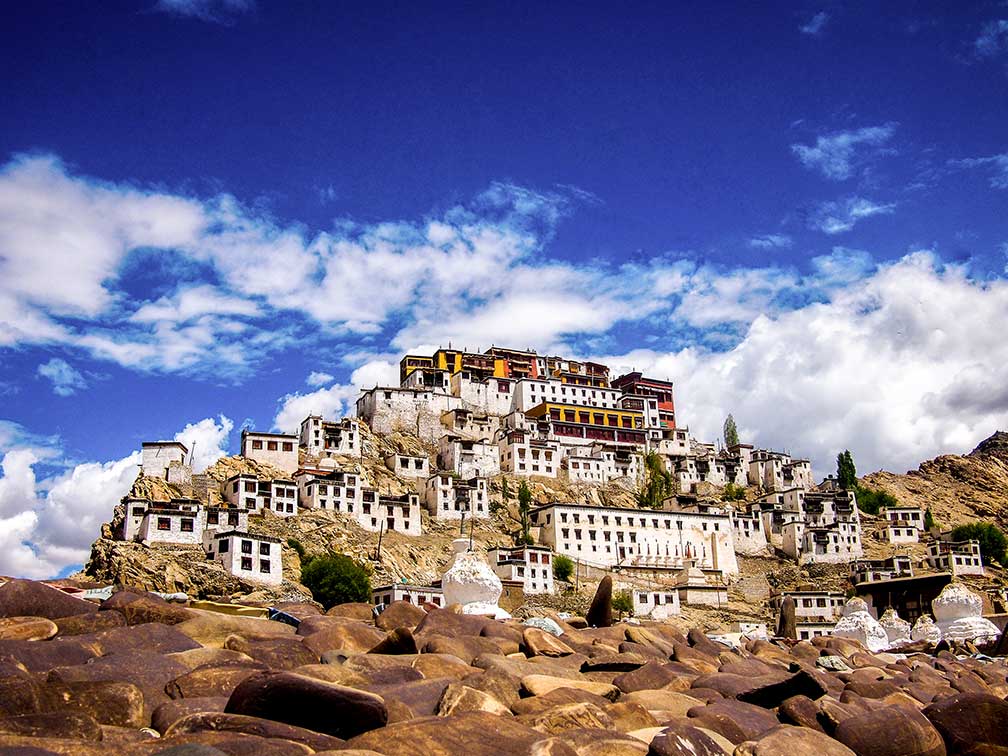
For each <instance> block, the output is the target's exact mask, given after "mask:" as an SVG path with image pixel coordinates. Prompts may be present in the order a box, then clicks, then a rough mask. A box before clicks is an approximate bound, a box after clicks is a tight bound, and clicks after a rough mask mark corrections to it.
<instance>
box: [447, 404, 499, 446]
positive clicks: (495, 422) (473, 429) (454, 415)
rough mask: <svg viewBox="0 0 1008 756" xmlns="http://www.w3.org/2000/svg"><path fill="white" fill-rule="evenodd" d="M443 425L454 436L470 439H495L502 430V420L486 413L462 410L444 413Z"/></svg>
mask: <svg viewBox="0 0 1008 756" xmlns="http://www.w3.org/2000/svg"><path fill="white" fill-rule="evenodd" d="M505 414H506V413H505ZM441 424H442V425H443V426H444V427H445V430H447V431H448V434H449V435H452V436H460V437H461V438H468V439H481V438H494V437H495V436H496V435H497V430H498V429H499V428H500V418H499V417H497V416H496V415H490V414H487V413H486V412H478V411H475V410H471V409H466V408H460V409H454V410H451V411H450V412H443V413H442V414H441Z"/></svg>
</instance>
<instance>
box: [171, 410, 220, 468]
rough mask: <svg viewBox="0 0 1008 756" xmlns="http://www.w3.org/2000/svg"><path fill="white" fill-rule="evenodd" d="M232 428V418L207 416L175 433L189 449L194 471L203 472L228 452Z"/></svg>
mask: <svg viewBox="0 0 1008 756" xmlns="http://www.w3.org/2000/svg"><path fill="white" fill-rule="evenodd" d="M232 428H234V422H232V420H231V418H229V417H226V416H225V415H219V416H218V418H217V420H214V419H213V418H212V417H207V418H204V419H202V420H200V421H199V422H197V423H189V424H188V425H187V426H186V427H185V428H183V429H182V430H180V431H179V432H178V433H176V434H175V440H176V441H181V442H182V443H183V444H185V445H186V447H188V449H189V453H190V455H191V457H192V466H193V472H198V473H199V472H203V471H204V470H206V468H207V467H209V466H210V465H212V464H213V463H214V462H216V461H217V460H218V459H220V458H221V457H224V456H226V455H227V454H228V442H229V440H230V438H231V430H232Z"/></svg>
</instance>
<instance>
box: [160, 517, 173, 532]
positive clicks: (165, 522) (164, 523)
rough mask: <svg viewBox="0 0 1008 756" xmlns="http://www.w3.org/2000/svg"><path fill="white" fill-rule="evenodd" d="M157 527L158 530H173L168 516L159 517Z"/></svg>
mask: <svg viewBox="0 0 1008 756" xmlns="http://www.w3.org/2000/svg"><path fill="white" fill-rule="evenodd" d="M157 529H158V530H171V520H170V519H168V518H167V517H158V518H157Z"/></svg>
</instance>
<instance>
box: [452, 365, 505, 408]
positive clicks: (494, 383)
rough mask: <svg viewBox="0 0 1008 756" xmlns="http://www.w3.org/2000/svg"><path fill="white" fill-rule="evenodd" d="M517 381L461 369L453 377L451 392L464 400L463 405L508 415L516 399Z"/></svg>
mask: <svg viewBox="0 0 1008 756" xmlns="http://www.w3.org/2000/svg"><path fill="white" fill-rule="evenodd" d="M514 387H515V381H514V380H512V379H510V378H498V377H495V376H489V377H481V376H478V375H476V374H474V373H472V372H470V371H468V370H460V371H458V372H457V373H454V374H453V375H452V377H451V393H452V394H453V395H454V396H457V397H458V398H459V399H461V400H462V402H463V406H464V407H467V408H469V409H476V410H479V411H481V412H485V413H487V414H490V415H506V414H507V413H508V412H510V411H511V408H512V404H513V401H514Z"/></svg>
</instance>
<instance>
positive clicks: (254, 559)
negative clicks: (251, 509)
mask: <svg viewBox="0 0 1008 756" xmlns="http://www.w3.org/2000/svg"><path fill="white" fill-rule="evenodd" d="M202 542H203V548H204V550H205V551H206V552H207V557H208V558H209V559H212V560H214V561H217V562H220V563H221V564H222V565H224V568H225V569H226V570H227V571H228V572H230V573H231V574H232V575H234V576H236V577H240V578H243V579H245V580H250V581H254V582H257V583H265V584H267V585H280V584H281V583H282V582H283V564H282V558H281V546H280V541H279V540H278V539H276V538H270V537H269V536H261V535H251V534H249V533H246V532H244V531H240V530H216V531H215V530H208V531H206V532H205V533H203V537H202Z"/></svg>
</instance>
